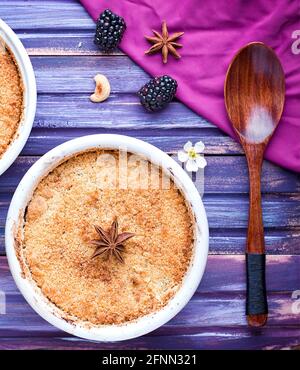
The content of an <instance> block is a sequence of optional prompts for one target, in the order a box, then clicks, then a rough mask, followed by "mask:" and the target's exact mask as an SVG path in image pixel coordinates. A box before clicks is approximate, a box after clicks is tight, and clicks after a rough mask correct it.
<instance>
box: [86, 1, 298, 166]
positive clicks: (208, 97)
mask: <svg viewBox="0 0 300 370" xmlns="http://www.w3.org/2000/svg"><path fill="white" fill-rule="evenodd" d="M81 3H82V4H83V5H84V6H85V8H86V9H87V11H88V12H89V14H90V15H91V16H92V17H93V18H94V19H97V18H98V16H99V14H100V13H101V12H102V11H103V10H104V9H106V8H109V9H111V10H112V11H113V12H115V13H117V14H119V15H121V16H122V17H123V18H124V19H125V21H126V24H127V30H126V32H125V34H124V37H123V40H122V42H121V45H120V49H121V50H123V51H124V52H125V53H126V54H127V55H129V56H130V57H131V58H132V59H133V60H134V61H135V62H136V63H137V64H139V65H140V66H141V67H142V68H143V69H144V70H145V71H147V72H148V73H150V74H151V75H153V76H157V75H162V74H169V75H171V76H172V77H173V78H175V79H176V80H177V81H178V83H179V87H178V90H177V94H176V96H177V98H178V99H180V100H181V101H182V102H183V103H185V104H186V105H187V106H188V107H190V108H191V109H193V110H194V111H195V112H197V113H198V114H200V115H201V116H203V117H205V118H206V119H207V120H209V121H211V122H213V123H214V124H216V125H217V126H218V127H220V128H221V129H222V130H223V131H225V132H226V133H228V134H229V135H230V136H232V137H235V134H234V132H233V130H232V128H231V124H230V122H229V120H228V117H227V114H226V111H225V107H224V98H223V86H224V79H225V74H226V70H227V68H228V65H229V63H230V61H231V59H232V58H233V56H234V55H235V54H236V52H237V51H238V50H239V48H240V47H242V46H244V45H245V44H247V43H249V42H251V41H262V42H264V43H266V44H267V45H269V46H271V47H272V48H274V50H275V51H276V53H277V55H278V56H279V58H280V60H281V62H282V65H283V68H284V71H285V77H286V104H285V109H284V112H283V116H282V119H281V122H280V124H279V126H278V128H277V130H276V133H275V135H274V137H273V138H272V140H271V142H270V144H269V146H268V148H267V151H266V158H268V159H270V160H271V161H273V162H275V163H277V164H279V165H281V166H283V167H286V168H289V169H291V170H294V171H297V172H300V0H256V1H244V0H232V1H230V2H229V1H227V0H220V1H215V0H206V1H201V0H185V1H177V0H164V1H162V0H122V1H120V0H81ZM162 20H166V21H167V24H168V28H169V33H173V32H179V31H184V32H185V34H184V35H183V36H182V38H181V39H180V41H179V42H180V43H182V44H183V48H182V49H180V50H179V52H180V54H181V56H182V58H181V59H180V60H175V59H174V58H173V57H172V56H169V59H168V63H167V64H166V65H164V64H163V63H162V61H161V55H160V54H156V55H153V56H146V55H145V54H144V52H145V50H147V49H148V48H149V47H150V46H151V45H150V44H149V43H148V42H147V40H146V39H145V38H144V35H151V29H155V30H158V31H161V23H162ZM188 127H189V126H188V122H187V130H188Z"/></svg>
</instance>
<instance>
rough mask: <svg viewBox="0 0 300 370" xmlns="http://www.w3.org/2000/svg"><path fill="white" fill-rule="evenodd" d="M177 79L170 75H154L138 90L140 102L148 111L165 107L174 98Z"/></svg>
mask: <svg viewBox="0 0 300 370" xmlns="http://www.w3.org/2000/svg"><path fill="white" fill-rule="evenodd" d="M176 90H177V81H176V80H174V79H173V78H172V77H170V76H167V75H165V76H161V77H155V78H153V79H151V80H150V81H149V82H147V83H146V85H144V86H143V87H142V88H141V89H140V90H139V91H138V96H139V98H140V101H141V104H142V105H143V106H144V107H145V108H146V109H147V110H148V111H149V112H155V111H158V110H161V109H163V108H165V107H166V106H167V105H168V104H169V103H170V101H171V100H172V99H173V98H174V96H175V94H176Z"/></svg>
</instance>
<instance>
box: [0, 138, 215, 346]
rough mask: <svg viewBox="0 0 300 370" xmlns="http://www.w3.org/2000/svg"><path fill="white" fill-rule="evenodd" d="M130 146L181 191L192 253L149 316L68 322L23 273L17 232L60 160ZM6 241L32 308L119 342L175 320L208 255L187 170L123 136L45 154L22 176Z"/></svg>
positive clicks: (87, 334)
mask: <svg viewBox="0 0 300 370" xmlns="http://www.w3.org/2000/svg"><path fill="white" fill-rule="evenodd" d="M95 148H102V149H116V150H119V149H120V148H121V149H124V148H126V150H127V151H128V152H129V153H134V154H139V155H142V156H144V158H146V159H148V160H149V161H150V162H152V163H153V164H155V165H158V166H160V167H161V168H162V169H163V171H164V172H165V173H166V174H168V175H169V176H170V177H171V178H172V179H173V180H174V182H175V184H176V185H177V187H178V188H179V189H180V190H181V191H182V193H183V195H184V196H185V198H186V200H187V203H188V204H189V206H190V209H191V212H192V213H193V215H194V217H195V245H194V253H193V256H192V260H191V263H190V266H189V268H188V271H187V273H186V275H185V277H184V279H183V282H182V285H181V287H180V288H179V290H178V291H177V293H176V294H175V295H174V297H173V298H172V299H171V300H170V301H169V302H168V304H167V305H166V306H165V307H164V308H163V309H161V310H160V311H157V312H155V313H152V314H151V315H147V316H143V317H141V318H139V319H137V320H135V321H132V322H128V323H126V324H122V325H103V326H92V325H91V324H90V325H87V324H86V323H83V322H79V321H76V322H73V323H70V322H68V320H66V319H64V318H62V313H60V312H59V310H58V309H57V307H55V306H54V305H53V304H52V303H50V302H49V301H48V300H47V298H46V297H45V296H44V295H43V294H42V293H41V291H40V289H39V288H38V287H37V286H36V284H35V283H34V281H33V280H32V279H28V278H24V277H22V268H21V266H20V262H19V259H18V257H17V255H16V232H17V230H20V228H22V226H23V222H24V212H25V210H26V206H27V204H28V202H29V200H30V199H31V197H32V194H33V192H34V190H35V188H36V186H37V185H38V183H39V182H40V180H41V179H42V178H43V177H45V176H46V175H47V174H48V173H49V172H50V171H51V170H53V168H55V167H56V166H57V165H58V164H60V163H61V162H63V161H64V160H66V159H68V158H69V157H71V156H73V155H74V154H78V153H81V152H84V151H87V150H91V149H95ZM5 244H6V253H7V257H8V262H9V266H10V270H11V273H12V275H13V277H14V279H15V282H16V284H17V286H18V288H19V289H20V291H21V293H22V294H23V296H24V297H25V299H26V300H27V302H28V303H29V304H30V306H31V307H32V308H33V309H34V310H35V311H36V312H37V313H38V314H39V315H40V316H42V317H43V318H44V319H45V320H47V321H48V322H49V323H51V324H52V325H54V326H56V327H57V328H60V329H62V330H64V331H66V332H68V333H71V334H73V335H76V336H78V337H81V338H85V339H90V340H96V341H118V340H125V339H130V338H135V337H138V336H141V335H144V334H146V333H148V332H150V331H152V330H154V329H156V328H158V327H160V326H161V325H163V324H165V323H166V322H167V321H169V320H170V319H172V318H173V317H174V316H175V315H176V314H177V313H178V312H179V311H180V310H181V309H182V308H183V307H184V306H185V305H186V304H187V303H188V301H189V300H190V299H191V297H192V296H193V294H194V293H195V291H196V289H197V287H198V285H199V283H200V280H201V278H202V275H203V272H204V269H205V265H206V261H207V254H208V224H207V218H206V213H205V210H204V206H203V203H202V200H201V197H200V195H199V193H198V191H197V189H196V187H195V186H194V184H193V182H192V181H191V179H190V177H189V176H188V174H187V173H186V172H185V171H184V170H183V169H182V168H181V166H180V165H179V164H178V163H176V162H175V161H174V160H173V159H172V158H171V157H170V156H169V155H167V154H166V153H164V152H162V151H161V150H160V149H158V148H156V147H155V146H153V145H150V144H148V143H146V142H144V141H141V140H138V139H134V138H131V137H127V136H122V135H109V134H107V135H106V134H105V135H104V134H102V135H101V134H100V135H90V136H84V137H81V138H78V139H74V140H70V141H67V142H65V143H64V144H62V145H59V146H57V147H56V148H54V149H52V150H51V151H49V152H48V153H47V154H45V155H44V156H43V157H41V158H40V159H39V160H38V161H37V162H36V163H35V164H34V165H33V166H32V167H31V168H30V169H29V170H28V172H27V173H26V174H25V176H24V177H23V179H22V180H21V182H20V184H19V186H18V188H17V190H16V192H15V194H14V196H13V199H12V201H11V204H10V208H9V211H8V216H7V222H6V230H5Z"/></svg>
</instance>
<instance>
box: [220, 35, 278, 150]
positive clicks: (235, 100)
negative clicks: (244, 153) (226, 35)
mask: <svg viewBox="0 0 300 370" xmlns="http://www.w3.org/2000/svg"><path fill="white" fill-rule="evenodd" d="M224 92H225V105H226V109H227V112H228V116H229V118H230V120H231V122H232V124H233V127H234V129H235V131H236V133H237V134H238V136H239V137H240V140H241V142H242V144H246V143H253V144H260V143H267V142H268V141H269V139H270V138H271V136H272V134H273V132H274V130H275V129H276V127H277V125H278V123H279V120H280V117H281V114H282V111H283V107H284V95H285V79H284V71H283V69H282V66H281V63H280V61H279V59H278V57H277V56H276V54H275V53H274V51H273V50H272V49H271V48H270V47H268V46H266V45H265V44H263V43H261V42H253V43H250V44H248V45H246V46H245V47H244V48H242V49H241V50H240V51H239V52H238V53H237V55H236V56H235V57H234V59H233V61H232V63H231V64H230V66H229V68H228V71H227V75H226V82H225V91H224Z"/></svg>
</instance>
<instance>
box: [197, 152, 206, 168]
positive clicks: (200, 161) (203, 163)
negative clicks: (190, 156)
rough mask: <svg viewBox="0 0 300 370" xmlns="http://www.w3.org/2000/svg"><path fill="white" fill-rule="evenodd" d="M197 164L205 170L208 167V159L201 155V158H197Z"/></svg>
mask: <svg viewBox="0 0 300 370" xmlns="http://www.w3.org/2000/svg"><path fill="white" fill-rule="evenodd" d="M196 164H197V166H198V167H199V168H204V167H206V166H207V162H206V159H205V158H204V157H203V156H202V155H199V157H197V158H196Z"/></svg>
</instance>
